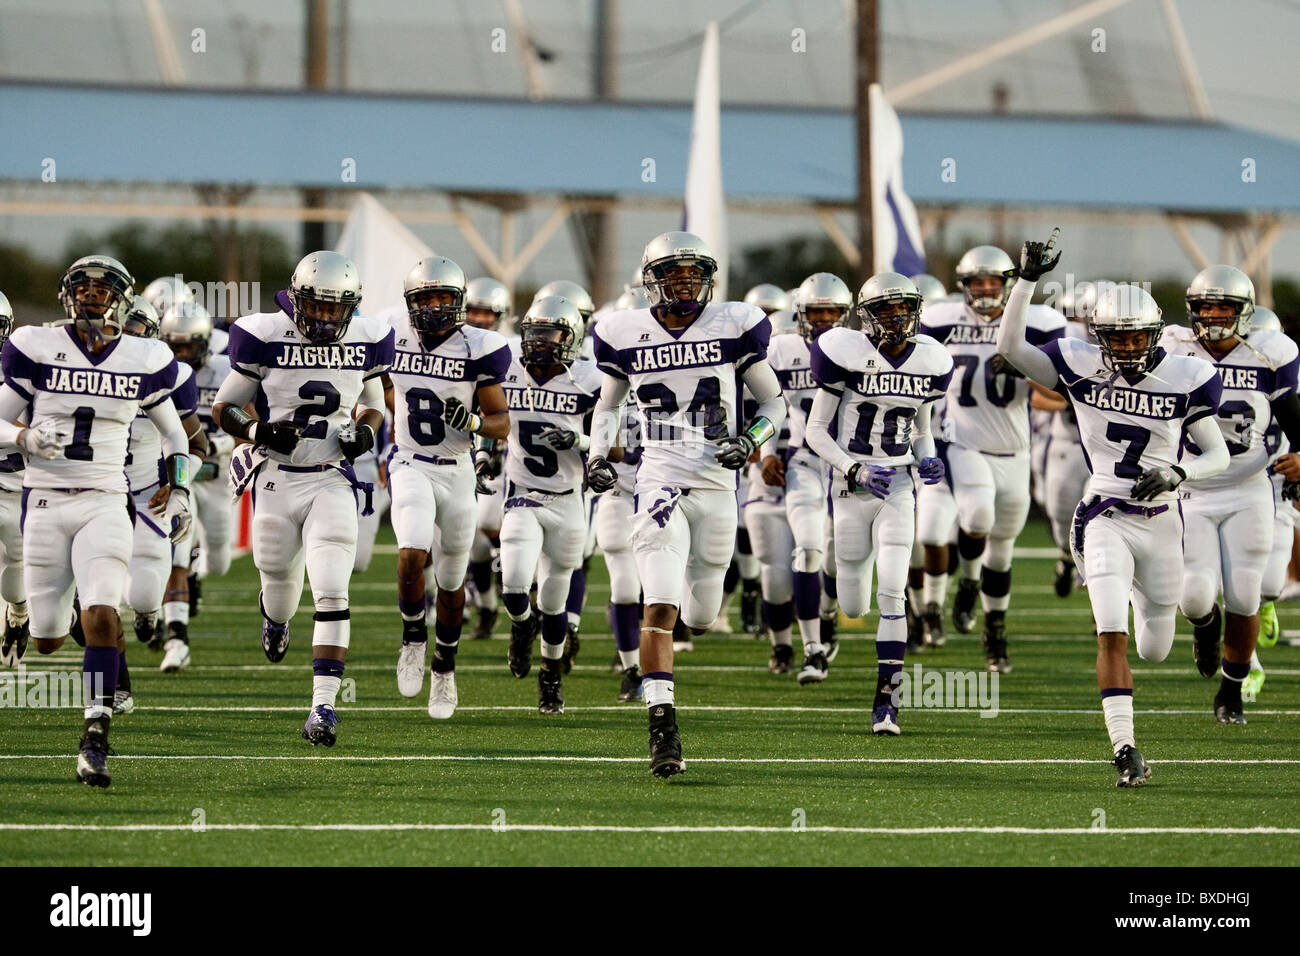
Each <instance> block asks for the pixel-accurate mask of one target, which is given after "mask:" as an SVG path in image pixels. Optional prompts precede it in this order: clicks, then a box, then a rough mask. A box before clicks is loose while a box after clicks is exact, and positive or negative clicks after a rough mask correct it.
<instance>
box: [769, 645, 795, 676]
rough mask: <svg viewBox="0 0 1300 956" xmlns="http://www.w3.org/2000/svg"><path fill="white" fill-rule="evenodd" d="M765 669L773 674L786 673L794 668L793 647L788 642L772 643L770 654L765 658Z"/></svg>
mask: <svg viewBox="0 0 1300 956" xmlns="http://www.w3.org/2000/svg"><path fill="white" fill-rule="evenodd" d="M767 669H768V670H770V671H771V672H772V673H773V674H788V673H790V671H792V670H794V648H793V647H791V646H790V645H789V644H773V645H772V656H771V657H769V658H768V659H767Z"/></svg>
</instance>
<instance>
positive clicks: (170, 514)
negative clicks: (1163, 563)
mask: <svg viewBox="0 0 1300 956" xmlns="http://www.w3.org/2000/svg"><path fill="white" fill-rule="evenodd" d="M163 527H164V528H170V529H171V531H170V532H169V533H168V535H167V540H169V541H170V542H171V543H172V544H178V543H180V542H181V541H184V540H185V538H186V537H187V536H188V535H189V533H190V493H189V491H188V490H186V489H185V488H173V489H172V493H171V497H169V498H168V499H167V510H166V511H164V512H163Z"/></svg>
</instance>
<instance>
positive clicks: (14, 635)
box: [0, 620, 31, 667]
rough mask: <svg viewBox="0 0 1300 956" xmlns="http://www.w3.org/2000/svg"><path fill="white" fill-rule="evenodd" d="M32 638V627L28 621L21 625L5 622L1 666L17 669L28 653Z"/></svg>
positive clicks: (0, 650)
mask: <svg viewBox="0 0 1300 956" xmlns="http://www.w3.org/2000/svg"><path fill="white" fill-rule="evenodd" d="M30 636H31V625H30V624H29V623H28V622H27V621H23V622H22V623H21V624H10V623H8V621H7V620H6V622H5V636H4V639H3V640H2V641H0V664H8V665H9V666H10V667H17V666H18V665H19V664H20V663H21V662H22V659H23V655H24V654H26V653H27V640H28V638H29V637H30Z"/></svg>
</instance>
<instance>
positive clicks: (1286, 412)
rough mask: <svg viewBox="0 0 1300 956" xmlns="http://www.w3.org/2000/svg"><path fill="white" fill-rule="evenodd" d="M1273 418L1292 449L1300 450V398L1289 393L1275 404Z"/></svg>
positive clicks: (1293, 393)
mask: <svg viewBox="0 0 1300 956" xmlns="http://www.w3.org/2000/svg"><path fill="white" fill-rule="evenodd" d="M1273 417H1274V418H1276V419H1277V424H1278V427H1279V428H1281V429H1282V434H1283V435H1285V436H1286V440H1287V441H1288V442H1290V443H1291V447H1292V448H1293V449H1294V448H1300V397H1297V396H1296V393H1295V392H1287V393H1286V394H1285V395H1283V396H1282V397H1281V398H1279V399H1278V400H1277V401H1275V402H1274V403H1273Z"/></svg>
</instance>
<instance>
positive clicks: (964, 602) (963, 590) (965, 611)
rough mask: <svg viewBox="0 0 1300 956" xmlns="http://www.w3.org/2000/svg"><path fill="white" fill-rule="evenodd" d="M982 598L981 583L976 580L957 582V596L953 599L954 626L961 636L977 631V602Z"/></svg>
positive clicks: (966, 579) (964, 579) (962, 579)
mask: <svg viewBox="0 0 1300 956" xmlns="http://www.w3.org/2000/svg"><path fill="white" fill-rule="evenodd" d="M979 596H980V583H979V582H978V581H976V580H975V579H974V578H961V579H959V580H958V581H957V594H956V596H955V597H953V599H952V626H953V627H955V628H957V632H958V633H959V634H969V633H970V632H971V631H973V630H975V602H976V600H978V598H979Z"/></svg>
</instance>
